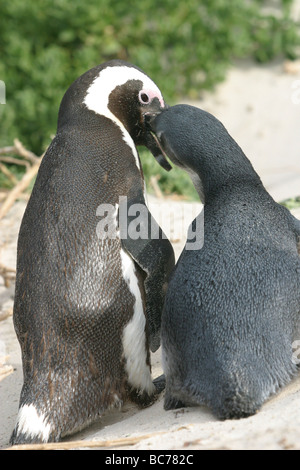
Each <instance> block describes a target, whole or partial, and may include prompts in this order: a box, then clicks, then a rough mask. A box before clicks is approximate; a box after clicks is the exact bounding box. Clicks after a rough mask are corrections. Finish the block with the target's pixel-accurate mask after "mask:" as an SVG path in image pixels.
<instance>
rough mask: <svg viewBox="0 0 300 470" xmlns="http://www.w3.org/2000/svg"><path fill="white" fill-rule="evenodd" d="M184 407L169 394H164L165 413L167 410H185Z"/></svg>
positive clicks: (183, 404)
mask: <svg viewBox="0 0 300 470" xmlns="http://www.w3.org/2000/svg"><path fill="white" fill-rule="evenodd" d="M185 407H186V405H185V403H183V401H181V400H179V399H178V398H175V397H173V396H172V395H170V394H169V393H166V395H165V401H164V409H165V410H166V411H168V410H176V409H177V408H185Z"/></svg>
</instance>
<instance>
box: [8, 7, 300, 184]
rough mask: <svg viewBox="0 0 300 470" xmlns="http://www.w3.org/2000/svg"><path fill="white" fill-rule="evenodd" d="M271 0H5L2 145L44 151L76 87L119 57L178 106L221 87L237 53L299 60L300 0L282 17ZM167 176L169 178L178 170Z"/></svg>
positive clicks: (151, 167) (150, 168)
mask: <svg viewBox="0 0 300 470" xmlns="http://www.w3.org/2000/svg"><path fill="white" fill-rule="evenodd" d="M277 3H278V2H277ZM263 4H264V2H262V1H261V0H252V1H246V0H245V1H243V0H231V1H229V0H210V1H208V0H202V1H201V0H184V1H180V0H164V1H163V2H162V1H161V0H131V1H130V2H124V1H123V0H90V1H89V2H83V1H82V0H73V1H70V0H26V1H24V0H11V1H7V2H4V1H2V2H1V14H0V55H1V62H0V80H3V81H4V82H5V83H6V103H7V104H6V105H0V122H1V135H0V147H2V146H4V145H11V144H12V141H13V139H14V138H15V137H18V138H19V139H20V140H21V141H22V142H23V143H24V145H25V146H26V147H27V148H29V149H30V150H32V151H34V152H35V153H37V154H38V155H40V154H41V153H42V152H43V151H44V149H45V148H46V147H47V145H48V144H49V142H50V140H51V135H53V134H55V132H56V122H57V113H58V108H59V103H60V101H61V98H62V96H63V94H64V92H65V91H66V89H67V88H68V86H69V85H70V84H71V83H72V81H73V80H74V79H75V78H77V77H78V76H79V75H81V74H82V73H83V72H85V71H86V70H88V69H90V68H91V67H93V66H94V65H96V64H99V63H101V62H103V61H106V60H109V59H112V58H121V59H125V60H127V61H129V62H132V63H134V64H136V65H138V66H139V67H141V68H142V69H143V70H145V72H146V73H148V74H149V75H150V76H151V77H152V78H153V79H154V81H155V82H156V83H157V84H158V85H159V87H160V89H161V90H162V92H163V94H164V96H165V98H166V100H167V101H168V102H169V103H171V104H172V103H173V102H175V101H176V100H178V99H179V98H180V97H182V96H188V97H190V98H197V96H199V93H200V91H201V90H203V89H208V88H212V87H213V86H214V85H215V84H216V83H217V82H218V81H220V80H222V79H223V78H224V76H225V73H226V70H227V68H228V65H229V64H230V62H231V61H233V60H234V59H237V58H246V57H254V58H255V59H256V60H258V61H261V62H262V61H267V60H271V59H273V58H274V57H277V56H285V57H289V58H291V59H293V58H295V57H296V51H297V47H298V46H299V34H298V30H297V25H296V24H295V23H294V22H293V21H292V20H291V18H290V7H291V4H292V0H282V1H281V2H279V4H280V7H279V10H278V11H277V14H272V15H271V14H269V13H266V12H264V10H262V9H261V6H262V5H263ZM147 162H148V160H147ZM146 167H147V171H146V177H148V176H149V173H151V172H152V171H156V168H157V166H156V163H155V162H154V161H153V165H151V164H150V163H149V162H148V163H147V165H146ZM171 173H172V172H171ZM171 173H170V175H171ZM170 177H171V176H170ZM162 179H165V182H164V183H163V184H165V185H167V180H168V177H166V176H162ZM168 182H170V181H169V180H168ZM171 186H172V184H171ZM175 186H176V185H175ZM172 187H173V186H172ZM170 191H172V188H171V189H170Z"/></svg>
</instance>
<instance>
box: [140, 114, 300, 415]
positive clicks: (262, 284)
mask: <svg viewBox="0 0 300 470" xmlns="http://www.w3.org/2000/svg"><path fill="white" fill-rule="evenodd" d="M149 124H150V126H151V128H152V131H153V132H154V133H155V135H156V138H157V141H158V143H160V145H161V147H162V149H163V150H164V151H165V153H166V154H167V155H168V156H169V157H170V159H171V160H172V161H173V162H174V163H175V164H176V165H178V166H179V167H181V168H182V169H184V170H186V171H188V172H189V173H190V174H192V178H193V181H194V183H195V186H196V188H198V191H199V194H200V197H201V199H202V201H203V203H204V245H203V247H202V248H201V249H198V250H187V249H186V247H185V249H184V250H183V252H182V254H181V257H180V259H179V260H178V262H177V265H176V267H175V270H174V273H173V274H172V276H171V279H170V282H169V287H168V291H167V295H166V300H165V308H164V310H163V315H162V353H163V368H164V372H165V376H166V393H165V401H164V407H165V409H167V410H168V409H173V408H177V407H181V406H188V405H191V404H204V405H206V406H209V407H210V408H211V409H212V411H213V412H214V413H215V414H216V416H217V417H218V418H219V419H230V418H231V419H237V418H243V417H247V416H249V415H252V414H254V413H255V412H257V410H259V409H260V407H261V406H262V404H263V403H264V401H265V400H266V399H267V398H268V397H270V396H271V394H273V393H275V392H276V391H277V390H278V389H279V387H282V386H284V385H285V384H287V383H288V382H289V381H290V380H291V378H292V377H293V376H294V374H295V373H296V371H297V366H296V364H295V360H294V359H293V351H292V344H293V342H294V341H295V340H297V339H298V340H299V339H300V332H299V319H300V257H299V254H300V244H299V240H300V222H299V220H297V219H295V218H294V217H293V216H292V215H291V214H290V212H289V211H288V210H287V209H286V208H285V207H282V206H281V205H279V204H277V203H276V202H275V201H274V200H273V199H272V197H271V196H270V195H269V194H268V192H267V191H266V189H265V188H264V186H263V184H262V182H261V180H260V178H259V176H258V175H257V173H256V172H255V171H254V169H253V167H252V165H251V163H250V161H249V160H248V159H247V157H246V156H245V155H244V153H243V151H242V150H241V148H240V147H239V146H238V144H237V143H236V142H235V141H234V140H233V138H232V137H231V136H230V135H229V134H228V132H227V131H226V129H225V127H224V126H223V125H222V124H221V122H219V121H218V120H217V119H216V118H215V117H214V116H212V115H211V114H209V113H207V112H205V111H203V110H201V109H198V108H196V107H193V106H188V105H176V106H174V107H171V108H169V109H167V110H164V111H163V112H162V113H161V114H160V115H158V116H157V117H155V118H150V119H149ZM196 222H197V219H195V220H194V221H193V225H194V226H193V232H195V231H196V230H197V227H196Z"/></svg>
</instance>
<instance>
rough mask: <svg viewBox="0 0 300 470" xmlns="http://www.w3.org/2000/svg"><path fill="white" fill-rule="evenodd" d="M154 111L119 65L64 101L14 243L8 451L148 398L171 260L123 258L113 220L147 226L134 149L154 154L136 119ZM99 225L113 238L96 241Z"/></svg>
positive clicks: (137, 80) (156, 106) (165, 253)
mask: <svg viewBox="0 0 300 470" xmlns="http://www.w3.org/2000/svg"><path fill="white" fill-rule="evenodd" d="M164 106H165V104H164V101H163V98H162V95H161V93H160V91H159V89H158V88H157V86H156V85H155V84H154V83H153V82H152V80H150V78H149V77H147V76H146V75H145V74H144V73H143V72H142V71H141V70H139V69H138V68H136V67H133V66H132V65H131V64H127V63H125V62H122V61H112V62H109V63H106V64H103V65H101V66H98V67H95V68H94V69H92V70H90V71H88V72H87V73H85V74H84V75H83V76H82V77H80V78H79V79H77V80H76V81H75V82H74V83H73V84H72V85H71V87H70V88H69V90H68V91H67V92H66V94H65V96H64V98H63V100H62V103H61V107H60V111H59V118H58V129H57V135H56V136H55V138H54V140H53V141H52V143H51V145H50V147H49V149H48V150H47V152H46V154H45V156H44V158H43V161H42V163H41V166H40V170H39V173H38V176H37V180H36V183H35V185H34V188H33V191H32V194H31V198H30V200H29V203H28V206H27V208H26V211H25V214H24V217H23V220H22V224H21V229H20V233H19V240H18V256H17V280H16V293H15V304H14V325H15V329H16V332H17V336H18V339H19V342H20V345H21V349H22V362H23V372H24V384H23V388H22V391H21V398H20V408H19V414H18V418H17V424H16V427H15V430H14V432H13V434H12V437H11V442H12V443H13V444H18V443H28V442H31V443H32V442H47V441H57V440H59V439H60V438H61V437H62V436H64V435H66V434H71V433H74V432H75V431H76V430H78V429H80V428H82V427H84V426H86V425H87V424H89V423H90V422H91V421H93V420H95V419H97V417H99V416H101V415H102V414H103V412H104V411H105V410H106V409H109V408H110V407H112V406H119V405H121V404H122V403H123V401H124V400H125V399H126V398H128V397H129V396H130V397H132V398H134V399H135V400H136V401H137V402H138V403H139V404H141V405H147V404H149V403H151V402H152V401H153V400H154V399H155V397H156V395H157V392H156V387H155V385H154V384H153V382H152V379H151V366H150V352H149V344H150V346H151V349H152V350H156V349H157V348H158V346H159V338H160V317H161V310H162V304H163V301H164V294H165V285H166V283H167V280H168V275H169V271H170V270H171V269H172V266H173V263H174V255H173V250H172V247H171V245H170V243H169V241H168V240H167V239H158V240H155V241H153V242H152V241H151V240H150V238H148V239H147V240H136V243H135V245H134V246H129V244H127V240H124V241H123V240H121V237H120V226H119V220H118V211H119V206H120V197H123V198H124V197H126V201H127V202H128V205H130V203H131V202H132V201H134V202H139V203H140V204H142V206H143V207H144V208H145V211H146V214H147V217H148V216H149V217H150V213H149V211H148V210H147V208H146V206H145V200H144V181H143V174H142V169H141V166H140V160H139V157H138V154H137V150H136V147H135V144H137V143H139V144H149V143H150V144H151V145H150V146H151V147H152V148H154V147H155V145H154V143H153V140H152V138H151V136H150V137H149V135H148V133H147V132H146V130H145V127H144V114H145V113H149V114H152V113H155V112H156V113H157V112H159V111H160V110H161V109H162V108H163V107H164ZM99 216H102V217H103V216H106V223H107V225H108V226H109V227H110V229H113V230H112V231H113V236H111V234H110V233H106V232H105V231H103V230H102V232H101V234H100V230H99V223H100V222H101V220H102V221H103V219H99ZM104 218H105V217H104ZM102 225H103V224H102ZM99 234H100V235H101V236H100V235H99ZM145 246H146V247H147V255H148V256H146V255H145V252H144V249H145ZM153 285H155V286H156V288H155V289H153ZM149 286H151V289H150V288H149Z"/></svg>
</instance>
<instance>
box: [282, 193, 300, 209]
mask: <svg viewBox="0 0 300 470" xmlns="http://www.w3.org/2000/svg"><path fill="white" fill-rule="evenodd" d="M281 204H282V205H283V206H285V207H287V208H288V209H289V210H292V209H300V196H298V197H294V198H291V199H287V200H286V201H283V202H282V203H281Z"/></svg>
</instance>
